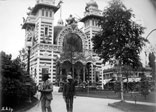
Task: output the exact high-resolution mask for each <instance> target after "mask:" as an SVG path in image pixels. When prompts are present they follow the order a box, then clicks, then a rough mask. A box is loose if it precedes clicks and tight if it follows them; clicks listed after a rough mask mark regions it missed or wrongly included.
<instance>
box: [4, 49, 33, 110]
mask: <svg viewBox="0 0 156 112" xmlns="http://www.w3.org/2000/svg"><path fill="white" fill-rule="evenodd" d="M11 58H12V56H11V55H7V54H5V52H1V64H2V65H1V73H2V105H3V106H9V107H12V108H13V107H14V106H17V105H19V104H20V103H23V102H24V101H25V100H26V96H28V93H29V92H28V89H27V86H26V85H25V83H26V80H27V81H29V82H30V83H31V89H30V90H31V91H30V92H31V94H32V95H34V94H35V90H34V87H35V84H34V81H33V80H32V79H31V78H29V77H27V73H26V71H24V70H23V67H22V62H21V60H20V59H19V58H16V59H14V60H12V59H11Z"/></svg>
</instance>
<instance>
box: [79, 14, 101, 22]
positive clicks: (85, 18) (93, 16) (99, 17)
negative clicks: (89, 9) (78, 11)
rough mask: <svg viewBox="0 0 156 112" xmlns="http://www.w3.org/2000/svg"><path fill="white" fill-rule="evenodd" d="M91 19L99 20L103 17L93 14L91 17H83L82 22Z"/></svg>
mask: <svg viewBox="0 0 156 112" xmlns="http://www.w3.org/2000/svg"><path fill="white" fill-rule="evenodd" d="M89 18H98V19H101V18H102V17H101V16H98V15H93V14H91V15H87V16H85V17H83V18H82V19H81V20H80V21H81V22H84V21H85V20H87V19H89Z"/></svg>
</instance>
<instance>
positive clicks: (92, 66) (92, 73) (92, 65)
mask: <svg viewBox="0 0 156 112" xmlns="http://www.w3.org/2000/svg"><path fill="white" fill-rule="evenodd" d="M91 81H92V83H93V64H91Z"/></svg>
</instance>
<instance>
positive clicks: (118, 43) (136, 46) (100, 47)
mask: <svg viewBox="0 0 156 112" xmlns="http://www.w3.org/2000/svg"><path fill="white" fill-rule="evenodd" d="M133 17H135V15H134V14H132V10H131V9H127V8H126V7H125V5H124V4H123V3H122V2H121V1H119V0H113V1H111V2H109V7H108V8H106V9H104V11H103V16H102V18H101V20H100V21H99V23H98V24H99V25H100V26H101V31H100V32H99V33H97V34H96V35H95V36H94V37H93V38H92V41H93V50H94V52H95V53H97V54H98V55H99V56H100V57H101V58H102V59H103V63H104V64H105V63H106V62H110V64H114V61H112V60H118V61H119V63H120V64H121V65H128V66H131V67H132V68H137V67H138V66H141V62H140V56H139V54H140V52H141V50H142V47H143V46H144V45H145V42H147V39H144V38H143V37H141V35H142V34H143V33H144V29H145V28H144V27H142V26H141V25H139V24H137V23H136V22H135V21H133V20H132V18H133Z"/></svg>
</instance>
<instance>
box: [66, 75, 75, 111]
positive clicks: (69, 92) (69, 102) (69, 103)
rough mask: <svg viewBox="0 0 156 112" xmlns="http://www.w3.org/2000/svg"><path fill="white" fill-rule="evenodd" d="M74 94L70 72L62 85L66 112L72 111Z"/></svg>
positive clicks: (73, 83) (73, 84)
mask: <svg viewBox="0 0 156 112" xmlns="http://www.w3.org/2000/svg"><path fill="white" fill-rule="evenodd" d="M74 95H75V81H74V80H73V78H72V76H71V74H70V73H68V75H67V82H66V83H65V84H64V87H63V98H64V100H65V103H66V108H67V112H73V98H74Z"/></svg>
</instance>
